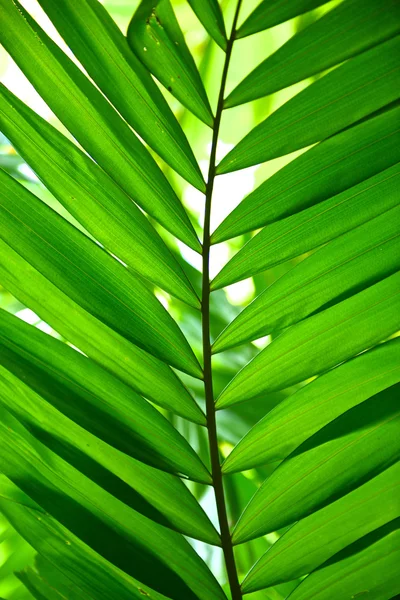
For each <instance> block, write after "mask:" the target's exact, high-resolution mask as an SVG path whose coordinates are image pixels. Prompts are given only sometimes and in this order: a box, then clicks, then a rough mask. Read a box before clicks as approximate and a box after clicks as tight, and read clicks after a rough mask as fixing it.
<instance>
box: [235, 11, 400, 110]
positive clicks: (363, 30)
mask: <svg viewBox="0 0 400 600" xmlns="http://www.w3.org/2000/svg"><path fill="white" fill-rule="evenodd" d="M399 32H400V5H399V3H398V0H382V1H381V2H379V3H377V2H376V0H345V2H342V3H341V4H339V6H337V7H336V8H335V9H333V10H331V11H330V12H329V13H328V14H326V15H325V16H324V17H322V18H321V19H319V20H318V21H316V22H315V23H313V24H312V25H310V27H307V28H306V29H303V30H302V31H300V33H298V34H297V35H295V36H294V37H292V38H290V40H289V41H288V42H286V44H284V45H283V46H281V47H280V48H279V50H277V51H276V52H275V53H274V54H272V56H269V57H268V58H267V59H266V60H264V61H263V62H262V63H261V64H260V65H258V67H256V68H255V69H254V71H252V72H251V73H250V75H248V76H247V77H246V78H245V79H244V80H243V81H242V82H241V83H239V85H238V86H237V87H236V88H235V89H234V90H233V92H231V93H230V94H229V96H228V98H227V99H226V101H225V103H224V105H225V106H226V108H229V107H231V106H236V105H237V104H243V103H244V102H249V101H250V100H254V99H256V98H260V97H262V96H267V95H269V94H272V93H274V92H277V91H279V90H281V89H282V88H285V87H288V86H289V85H293V84H294V83H297V82H298V81H302V80H303V79H306V78H307V77H311V76H312V75H315V74H316V73H320V72H321V71H324V70H325V69H329V68H330V67H333V66H335V65H337V64H339V63H341V62H343V61H344V60H346V59H348V58H351V57H352V56H354V55H356V54H360V53H361V52H364V51H365V50H368V49H369V48H371V47H372V46H376V45H377V44H379V43H381V42H383V41H385V40H387V39H390V38H392V37H394V36H395V35H397V34H398V33H399Z"/></svg>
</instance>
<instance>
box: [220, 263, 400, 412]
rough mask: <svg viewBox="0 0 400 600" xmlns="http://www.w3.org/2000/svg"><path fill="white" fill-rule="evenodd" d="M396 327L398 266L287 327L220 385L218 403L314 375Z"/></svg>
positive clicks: (398, 321)
mask: <svg viewBox="0 0 400 600" xmlns="http://www.w3.org/2000/svg"><path fill="white" fill-rule="evenodd" d="M398 329H400V271H398V272H397V273H395V274H394V275H391V276H390V277H387V278H386V279H384V280H383V281H380V282H379V283H376V284H375V285H373V286H371V287H369V288H367V289H366V290H363V291H362V292H360V293H358V294H356V295H355V296H352V297H351V298H348V299H347V300H344V301H343V302H340V303H339V304H336V305H335V306H332V307H331V308H328V309H326V310H324V311H323V312H320V313H318V314H316V315H314V316H312V317H309V318H308V319H306V320H305V321H301V322H300V323H297V324H296V325H293V327H290V328H289V329H288V330H286V331H285V332H284V333H282V334H281V335H280V336H279V337H277V338H276V339H275V340H274V341H273V342H272V343H271V344H270V345H269V346H267V347H266V348H265V349H264V350H262V351H261V352H260V353H259V354H257V356H256V357H255V358H254V359H253V360H252V361H250V362H249V363H248V364H247V365H246V366H245V367H244V368H243V369H242V370H241V371H239V373H238V374H237V375H236V377H234V378H233V379H232V381H231V382H230V383H229V384H228V385H227V386H226V388H225V389H224V390H223V391H222V393H221V395H220V396H219V399H218V401H217V407H218V408H225V407H226V406H229V405H231V404H235V403H237V402H243V401H245V400H248V399H250V398H254V397H256V396H259V395H260V394H262V393H265V392H272V391H276V390H280V389H283V388H285V387H288V386H290V385H293V384H295V383H299V382H300V381H304V380H305V379H307V378H309V377H312V376H313V375H318V374H319V373H322V372H323V371H326V370H327V369H330V368H331V367H334V366H335V365H337V364H339V363H341V362H343V361H344V360H347V359H349V358H351V357H352V356H354V355H355V354H358V353H359V352H361V351H363V350H366V349H367V348H370V347H372V346H374V345H375V344H377V343H378V342H380V341H382V340H384V339H386V338H388V337H389V336H390V335H392V334H393V333H395V332H396V331H397V330H398Z"/></svg>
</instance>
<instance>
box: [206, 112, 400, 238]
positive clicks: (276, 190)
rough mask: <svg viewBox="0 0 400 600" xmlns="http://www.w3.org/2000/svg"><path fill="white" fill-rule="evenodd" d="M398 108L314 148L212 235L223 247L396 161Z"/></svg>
mask: <svg viewBox="0 0 400 600" xmlns="http://www.w3.org/2000/svg"><path fill="white" fill-rule="evenodd" d="M399 123H400V108H399V107H397V108H394V109H393V110H388V111H385V112H384V113H383V114H381V115H378V116H376V117H373V118H371V119H368V120H367V121H365V122H362V123H360V124H359V125H355V126H354V127H352V128H350V129H346V130H345V131H343V132H342V133H338V134H337V135H335V136H333V137H331V138H328V139H327V140H325V141H323V142H321V143H320V144H318V145H317V146H314V147H313V148H311V149H310V150H308V151H307V152H305V153H304V154H302V155H300V156H299V157H298V158H296V159H295V160H293V161H292V162H290V163H289V164H288V165H286V166H285V167H283V169H280V170H279V171H278V172H277V173H275V174H274V175H273V176H272V177H270V178H269V179H267V180H266V181H264V183H262V184H261V185H260V186H259V187H258V188H256V189H255V190H254V191H253V192H251V194H249V195H248V196H247V197H246V198H245V199H244V200H242V202H241V203H240V204H239V205H238V206H237V207H236V208H235V209H234V210H233V211H232V212H231V213H230V214H229V215H228V216H227V218H226V219H225V220H224V221H223V222H222V223H221V225H220V226H219V227H218V228H217V229H216V231H215V232H214V233H213V235H212V242H213V243H218V242H223V241H224V240H227V239H229V238H232V237H235V236H237V235H240V234H242V233H246V232H247V231H251V230H254V229H258V228H259V227H263V226H264V225H268V224H269V223H273V222H274V221H277V220H279V219H282V218H284V217H288V216H290V215H292V214H293V213H296V212H299V211H301V210H304V209H305V208H308V207H310V206H313V205H314V204H318V202H322V201H323V200H327V199H328V198H330V197H331V196H335V195H336V194H339V193H341V192H343V191H344V190H346V189H348V188H350V187H352V186H353V185H356V184H357V183H360V182H361V181H364V179H368V178H369V177H372V176H373V175H376V174H377V173H379V172H380V171H384V170H385V169H387V168H388V167H391V166H392V165H394V164H395V163H396V162H398V161H399V160H400V125H399Z"/></svg>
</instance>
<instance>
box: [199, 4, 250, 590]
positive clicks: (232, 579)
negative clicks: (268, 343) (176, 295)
mask: <svg viewBox="0 0 400 600" xmlns="http://www.w3.org/2000/svg"><path fill="white" fill-rule="evenodd" d="M241 3H242V0H238V3H237V6H236V12H235V16H234V19H233V24H232V33H231V35H230V38H229V40H228V43H227V48H226V55H225V63H224V68H223V71H222V77H221V86H220V90H219V96H218V103H217V110H216V113H215V119H214V127H213V136H212V143H211V153H210V163H209V170H208V178H207V186H206V203H205V214H204V228H203V253H202V256H203V283H202V300H201V306H202V309H201V312H202V333H203V359H204V392H205V400H206V413H207V428H208V439H209V446H210V461H211V474H212V480H213V487H214V494H215V502H216V506H217V513H218V520H219V526H220V531H221V545H222V550H223V553H224V559H225V565H226V571H227V575H228V581H229V586H230V590H231V595H232V600H241V598H242V593H241V589H240V584H239V579H238V574H237V569H236V564H235V557H234V554H233V545H232V539H231V534H230V531H229V523H228V515H227V510H226V502H225V495H224V487H223V482H222V471H221V464H220V456H219V448H218V436H217V423H216V418H215V404H214V391H213V382H212V364H211V339H210V217H211V200H212V195H213V190H214V180H215V169H216V152H217V143H218V135H219V129H220V125H221V116H222V111H223V105H224V94H225V84H226V78H227V75H228V68H229V62H230V59H231V54H232V48H233V42H234V41H235V35H236V25H237V20H238V17H239V10H240V5H241Z"/></svg>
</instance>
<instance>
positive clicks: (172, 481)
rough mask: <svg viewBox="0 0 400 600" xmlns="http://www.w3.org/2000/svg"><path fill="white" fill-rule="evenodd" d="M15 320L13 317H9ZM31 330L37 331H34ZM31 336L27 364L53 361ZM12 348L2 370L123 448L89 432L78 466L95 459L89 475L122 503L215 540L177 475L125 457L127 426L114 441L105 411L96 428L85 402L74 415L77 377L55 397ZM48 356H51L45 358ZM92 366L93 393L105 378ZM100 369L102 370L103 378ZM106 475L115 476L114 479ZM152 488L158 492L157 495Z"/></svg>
mask: <svg viewBox="0 0 400 600" xmlns="http://www.w3.org/2000/svg"><path fill="white" fill-rule="evenodd" d="M14 320H17V319H16V318H14ZM1 324H2V327H3V326H4V329H5V328H6V327H7V329H9V327H8V326H7V322H4V320H2V323H1ZM25 327H26V326H25ZM28 328H29V329H32V327H30V326H28ZM34 331H35V333H36V330H34ZM9 332H10V333H12V334H14V333H15V335H16V338H17V339H18V342H19V344H20V345H21V346H22V344H23V342H24V340H23V338H22V336H21V335H18V334H19V333H20V332H18V328H15V327H13V328H12V329H10V331H9ZM39 333H40V332H39ZM35 337H36V336H35V335H33V334H31V335H28V337H27V340H26V342H27V343H31V345H32V353H33V354H34V351H35V352H36V355H34V358H33V359H32V362H33V360H34V361H35V363H36V364H37V363H39V364H40V365H41V364H42V363H41V359H43V360H45V359H46V354H47V359H48V362H50V360H51V359H52V358H53V357H54V359H56V358H57V356H56V354H52V353H51V352H52V351H54V346H53V345H52V344H50V345H49V351H48V353H46V354H45V353H44V352H42V353H40V350H41V349H42V348H40V347H39V348H37V343H36V340H35ZM45 337H46V336H45ZM41 343H42V344H43V343H47V342H46V341H43V340H41ZM11 348H13V349H14V348H15V345H14V346H13V345H12V344H11V343H8V344H7V347H6V352H4V350H3V349H2V351H1V362H2V363H3V364H4V365H5V366H6V367H7V369H9V370H10V371H12V372H14V373H15V374H16V375H17V376H19V377H20V379H23V381H25V382H26V383H27V384H28V385H29V386H30V387H31V388H32V389H35V391H37V392H38V393H39V394H40V395H41V396H42V397H43V398H45V399H46V400H47V401H48V402H49V403H50V404H53V406H55V407H56V408H57V409H58V410H60V411H61V412H63V413H64V414H66V415H67V416H68V417H70V418H71V419H73V420H74V421H76V422H78V417H79V419H80V420H79V424H80V425H82V426H83V427H85V428H86V429H87V431H89V432H90V431H91V432H92V433H93V434H94V435H96V434H98V437H99V438H100V439H104V440H105V441H108V442H109V443H111V444H112V445H114V446H115V448H117V449H119V450H122V452H121V451H118V450H114V449H113V448H111V447H110V446H109V445H106V444H104V443H103V442H100V439H96V438H95V437H94V436H91V439H92V440H93V443H92V444H89V446H87V445H86V446H85V447H84V448H83V450H84V454H85V455H86V454H89V455H91V456H92V458H94V462H92V463H91V461H86V462H85V461H81V462H80V464H81V465H83V467H88V466H89V465H90V464H92V466H93V465H94V464H95V462H97V463H101V464H102V466H103V467H104V468H105V470H104V469H101V468H100V469H99V468H98V469H97V470H96V471H95V472H94V473H92V474H91V475H93V474H94V475H96V476H101V475H102V474H103V475H105V476H104V477H103V476H102V480H103V482H104V485H105V487H109V486H112V491H113V493H114V494H120V497H121V498H122V499H123V500H124V501H125V502H126V503H127V504H130V503H131V502H132V501H133V502H136V506H140V507H141V510H142V511H143V512H144V514H146V515H148V516H150V517H151V518H152V519H153V520H155V521H157V522H160V523H162V524H163V525H166V526H167V527H171V528H172V529H175V530H176V531H180V532H181V533H184V534H185V535H188V536H189V537H193V538H196V539H201V540H204V541H207V542H208V543H213V544H218V537H216V533H215V530H214V528H213V527H210V522H209V520H208V518H207V517H206V516H205V514H204V512H203V511H202V509H201V508H200V506H199V504H198V502H197V501H196V500H195V499H194V497H193V496H192V494H190V493H189V491H188V489H187V487H186V486H185V485H184V484H183V483H182V481H181V480H180V479H179V478H178V477H175V476H173V475H170V474H168V473H165V472H162V471H160V470H159V469H155V468H153V467H151V466H148V465H147V464H145V463H143V462H140V460H142V459H141V458H140V457H138V458H139V460H135V459H133V458H130V456H135V449H134V447H133V444H134V442H133V440H132V434H130V437H128V435H129V430H127V427H125V428H124V430H123V431H121V429H119V431H120V433H121V435H124V436H125V437H126V439H125V440H122V439H121V440H119V443H116V440H115V436H113V435H112V432H109V433H108V436H107V437H106V436H105V434H104V428H105V427H106V424H108V426H109V427H110V426H111V425H114V424H115V419H111V417H109V414H107V417H108V419H109V420H108V421H105V424H103V426H102V427H101V426H100V425H98V424H97V428H96V423H95V422H94V419H95V416H96V415H95V414H93V410H91V411H90V408H89V407H88V406H87V404H84V405H83V407H82V408H81V410H80V412H79V414H77V411H75V412H74V411H73V408H74V406H73V405H72V406H71V407H69V406H66V404H67V402H71V404H72V400H73V399H74V396H72V393H74V392H75V390H76V389H77V388H79V383H80V380H79V383H77V385H75V386H72V385H71V386H70V388H69V389H70V390H71V391H70V394H69V395H68V396H67V397H65V396H64V397H63V396H62V387H61V384H60V385H59V386H58V387H57V388H56V391H57V392H58V395H57V397H56V396H55V395H54V394H51V393H50V391H52V390H51V389H50V391H49V387H50V386H49V385H47V386H46V383H44V381H43V380H42V381H39V379H38V378H37V379H34V377H33V375H32V372H33V369H32V366H30V365H29V364H28V363H27V362H25V363H20V364H18V363H17V362H16V361H15V360H13V354H12V350H11ZM19 353H20V354H22V353H21V348H20V349H19ZM15 354H16V353H14V355H15ZM49 354H50V358H49V357H48V355H49ZM67 356H68V354H67ZM68 358H69V359H70V360H71V361H72V360H73V359H71V357H70V356H69V357H68ZM55 363H56V364H55V366H57V365H58V362H57V361H56V360H55ZM72 364H73V363H72ZM92 365H93V363H92V364H90V363H89V361H87V362H86V364H84V365H82V366H83V367H85V368H86V369H87V376H88V377H90V376H92V377H94V376H95V375H99V380H98V384H97V386H96V387H94V386H92V387H91V388H90V389H93V387H94V392H97V389H98V387H100V386H101V385H102V384H103V383H104V384H105V385H107V376H104V371H103V370H102V369H100V368H98V369H96V368H93V366H92ZM23 369H24V370H23ZM101 372H103V375H102V376H101ZM62 375H64V374H62ZM50 376H51V377H53V381H54V371H52V370H50V367H49V368H48V369H47V370H45V371H43V374H42V377H50ZM76 376H77V377H78V376H79V377H80V378H81V379H82V388H84V383H83V382H84V380H85V377H84V375H82V374H81V371H79V372H78V373H76ZM109 379H111V384H114V389H115V398H116V399H115V402H116V404H117V400H118V389H119V388H120V386H119V384H118V380H116V379H115V378H112V377H110V378H109ZM65 380H66V376H65V377H64V379H63V378H62V376H61V377H60V379H59V380H56V382H55V384H57V383H58V381H61V382H64V381H65ZM53 381H52V383H53ZM45 382H46V380H45ZM85 383H86V382H85ZM87 387H89V384H87ZM124 388H125V390H127V392H126V402H127V403H129V402H132V409H131V412H132V411H133V410H135V409H136V413H137V414H138V417H137V426H138V427H140V426H141V424H143V425H145V423H144V421H143V419H142V418H141V415H140V412H139V411H138V410H137V407H138V402H136V403H134V394H132V392H131V391H129V388H127V386H122V390H124ZM90 389H89V393H90ZM108 389H109V393H110V394H111V393H112V389H113V388H111V387H110V382H109V383H108ZM75 393H76V392H75ZM84 399H85V396H84V394H83V393H82V391H81V400H82V401H84ZM85 408H88V415H87V416H86V418H85V417H84V416H83V413H84V411H85ZM109 412H110V411H109ZM114 412H115V411H114ZM143 412H144V411H143V409H142V413H143ZM149 414H150V411H149ZM153 417H154V415H153ZM89 421H90V423H89ZM158 424H159V419H157V418H156V417H155V418H154V427H153V446H154V444H157V443H159V440H158V442H157V441H155V440H154V436H155V435H157V430H158V429H159V428H158ZM71 427H72V428H73V424H71ZM145 436H146V433H145V432H143V438H145ZM89 437H90V436H89ZM147 437H149V436H147ZM49 441H50V438H49V437H48V438H47V439H46V443H49ZM78 442H79V440H78ZM113 442H114V443H113ZM130 442H131V444H132V449H131V450H130V452H129V453H128V451H127V445H129V443H130ZM141 443H142V444H143V447H144V448H145V449H146V450H147V452H148V453H150V448H149V441H147V443H146V442H145V439H143V441H141ZM53 444H54V440H53ZM79 444H80V442H79V443H78V445H79ZM54 447H55V448H56V450H57V452H60V451H62V453H63V455H64V456H66V457H67V459H72V458H75V460H77V459H79V452H78V453H75V454H69V453H68V452H69V450H68V449H70V448H71V445H70V444H69V445H68V444H67V445H62V444H58V445H57V446H54ZM104 448H106V450H104ZM93 453H94V454H93ZM153 459H154V453H153ZM150 460H151V457H150ZM180 460H182V458H180ZM167 462H168V458H166V457H164V466H165V465H166V464H167ZM111 474H114V475H115V477H113V476H112V475H111ZM206 476H207V475H206ZM207 477H209V476H207ZM132 490H135V492H136V493H137V495H138V496H137V495H135V494H132ZM155 490H157V492H156V493H155ZM139 496H140V497H142V498H143V500H142V501H141V503H139V504H138V503H137V498H139Z"/></svg>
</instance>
